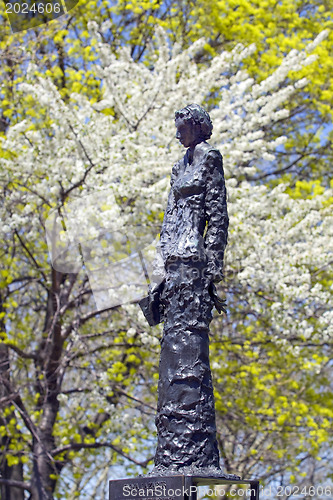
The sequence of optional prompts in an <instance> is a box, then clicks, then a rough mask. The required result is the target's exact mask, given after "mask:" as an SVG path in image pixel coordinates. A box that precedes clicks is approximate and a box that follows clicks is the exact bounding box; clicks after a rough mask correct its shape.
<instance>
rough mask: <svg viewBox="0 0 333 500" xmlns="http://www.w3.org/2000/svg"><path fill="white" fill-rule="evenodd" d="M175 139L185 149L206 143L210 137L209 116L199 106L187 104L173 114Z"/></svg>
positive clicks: (210, 123)
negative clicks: (175, 131)
mask: <svg viewBox="0 0 333 500" xmlns="http://www.w3.org/2000/svg"><path fill="white" fill-rule="evenodd" d="M175 124H176V127H177V134H176V137H177V139H180V141H181V142H182V144H183V145H184V146H185V147H188V146H190V145H192V144H194V143H196V144H198V143H199V142H202V141H206V140H207V139H209V138H210V136H211V135H212V130H213V125H212V122H211V119H210V116H209V114H208V113H207V111H205V110H204V109H203V108H202V107H201V106H199V104H189V105H188V106H185V108H183V109H180V110H178V111H176V112H175Z"/></svg>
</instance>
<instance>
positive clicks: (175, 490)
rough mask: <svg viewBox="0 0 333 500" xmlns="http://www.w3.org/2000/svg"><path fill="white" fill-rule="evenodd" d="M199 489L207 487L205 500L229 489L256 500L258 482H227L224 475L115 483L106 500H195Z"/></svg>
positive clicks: (235, 493) (221, 495)
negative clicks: (219, 476)
mask: <svg viewBox="0 0 333 500" xmlns="http://www.w3.org/2000/svg"><path fill="white" fill-rule="evenodd" d="M200 486H208V487H209V491H208V498H211V499H212V500H215V499H216V495H215V494H214V490H215V492H217V494H218V495H219V496H220V497H223V492H225V493H227V491H228V490H229V488H230V487H232V488H233V490H232V491H230V493H231V494H232V496H233V497H234V498H240V497H243V498H246V499H247V500H259V481H257V480H254V479H248V480H247V479H233V478H231V477H230V479H228V477H227V475H226V476H221V478H218V477H212V478H209V477H200V476H184V475H174V476H165V477H163V476H155V477H137V478H131V479H116V480H112V481H110V482H109V492H110V493H109V500H197V494H198V492H199V487H200ZM237 490H238V491H239V492H240V493H239V495H237ZM230 498H232V497H231V496H230Z"/></svg>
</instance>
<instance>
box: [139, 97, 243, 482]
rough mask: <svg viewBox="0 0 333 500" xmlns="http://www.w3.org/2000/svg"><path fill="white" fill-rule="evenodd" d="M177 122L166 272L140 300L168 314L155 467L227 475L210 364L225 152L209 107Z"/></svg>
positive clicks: (222, 239) (223, 234)
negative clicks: (214, 138) (214, 141)
mask: <svg viewBox="0 0 333 500" xmlns="http://www.w3.org/2000/svg"><path fill="white" fill-rule="evenodd" d="M175 124H176V128H177V134H176V137H177V139H179V141H180V142H181V143H182V144H183V146H185V147H186V148H188V149H187V151H186V153H185V155H184V157H183V158H182V159H181V160H179V161H178V162H177V163H176V164H175V165H174V167H173V169H172V174H171V189H170V194H169V198H168V204H167V208H166V211H165V214H164V220H163V226H162V231H161V251H162V256H163V260H164V266H165V272H166V277H165V280H164V281H163V283H162V284H160V285H159V287H157V288H155V289H154V290H153V291H152V292H151V293H150V296H149V298H147V299H144V300H143V301H141V304H140V305H141V307H142V309H143V311H144V313H145V315H146V317H147V319H148V321H149V323H150V324H156V323H158V322H160V321H162V320H164V330H163V338H162V341H161V357H160V368H159V385H158V406H157V416H156V427H157V435H158V445H157V450H156V455H155V467H154V469H153V471H152V472H151V475H173V474H175V473H176V474H177V473H178V474H179V473H180V474H185V475H195V474H196V475H201V476H202V475H204V476H210V477H211V476H215V477H217V476H218V477H226V475H225V474H223V473H222V471H221V469H220V464H219V452H218V446H217V440H216V424H215V406H214V396H213V385H212V378H211V371H210V365H209V324H210V322H211V319H212V308H213V306H214V305H215V306H216V308H217V309H218V311H219V312H221V310H224V309H223V301H221V300H220V299H219V298H218V297H217V293H216V289H215V285H214V283H215V282H219V281H220V280H221V279H222V278H223V256H224V250H225V247H226V245H227V238H228V224H229V219H228V212H227V203H226V189H225V183H224V174H223V166H222V156H221V154H220V152H219V151H218V150H216V149H215V148H213V147H212V146H210V145H209V144H208V143H207V142H206V141H207V139H209V138H210V136H211V133H212V129H213V126H212V122H211V120H210V117H209V115H208V113H207V112H206V111H205V110H204V109H203V108H201V107H200V106H198V105H197V104H190V105H188V106H186V107H185V108H183V109H181V110H180V111H176V113H175ZM228 477H229V476H228ZM230 477H231V476H230ZM232 477H233V478H237V476H232Z"/></svg>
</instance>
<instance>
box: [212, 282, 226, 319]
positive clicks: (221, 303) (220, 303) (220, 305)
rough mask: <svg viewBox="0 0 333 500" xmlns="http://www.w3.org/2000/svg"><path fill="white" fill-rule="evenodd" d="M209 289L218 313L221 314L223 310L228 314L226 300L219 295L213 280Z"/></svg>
mask: <svg viewBox="0 0 333 500" xmlns="http://www.w3.org/2000/svg"><path fill="white" fill-rule="evenodd" d="M208 291H209V295H210V296H211V298H212V300H213V303H214V306H215V307H216V309H217V311H218V313H219V314H221V312H222V311H223V312H224V313H225V314H226V313H227V310H226V301H225V300H224V299H221V298H220V297H219V296H218V295H217V290H216V286H215V285H214V283H213V282H211V283H210V285H209V287H208Z"/></svg>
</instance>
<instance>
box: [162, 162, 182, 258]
mask: <svg viewBox="0 0 333 500" xmlns="http://www.w3.org/2000/svg"><path fill="white" fill-rule="evenodd" d="M177 167H178V165H177V164H176V165H174V167H173V169H172V173H171V181H170V185H171V187H170V192H169V196H168V203H167V207H166V210H165V212H164V218H163V224H162V230H161V252H162V257H163V260H164V263H165V262H166V259H167V257H168V255H169V248H170V246H171V244H172V240H173V238H174V234H175V227H176V224H177V220H176V215H177V212H176V201H175V196H174V191H173V183H174V180H175V178H176V175H177Z"/></svg>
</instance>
